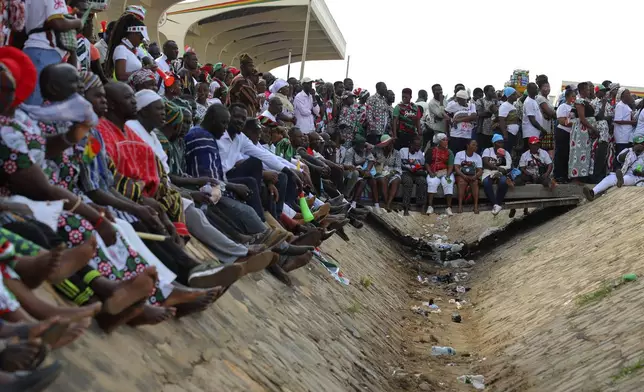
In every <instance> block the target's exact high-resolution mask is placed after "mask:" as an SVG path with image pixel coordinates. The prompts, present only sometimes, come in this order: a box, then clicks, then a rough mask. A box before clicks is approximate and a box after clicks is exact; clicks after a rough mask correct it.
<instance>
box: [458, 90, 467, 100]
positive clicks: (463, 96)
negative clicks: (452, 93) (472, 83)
mask: <svg viewBox="0 0 644 392" xmlns="http://www.w3.org/2000/svg"><path fill="white" fill-rule="evenodd" d="M456 98H461V99H470V95H469V94H468V93H467V91H465V90H460V91H459V92H457V93H456Z"/></svg>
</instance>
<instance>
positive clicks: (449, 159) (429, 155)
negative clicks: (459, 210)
mask: <svg viewBox="0 0 644 392" xmlns="http://www.w3.org/2000/svg"><path fill="white" fill-rule="evenodd" d="M448 143H449V140H448V138H447V135H446V134H444V133H436V134H435V135H434V144H436V146H435V147H431V148H430V149H428V150H427V152H426V153H425V170H427V197H428V199H429V201H428V203H427V215H429V214H432V213H433V212H434V207H433V204H434V195H435V194H436V193H437V192H438V187H439V186H441V187H442V188H443V194H444V195H445V201H446V202H447V208H446V209H445V213H446V214H447V215H448V216H452V215H453V214H452V195H453V194H454V182H455V178H454V153H453V152H452V151H451V150H450V149H449V148H447V146H448Z"/></svg>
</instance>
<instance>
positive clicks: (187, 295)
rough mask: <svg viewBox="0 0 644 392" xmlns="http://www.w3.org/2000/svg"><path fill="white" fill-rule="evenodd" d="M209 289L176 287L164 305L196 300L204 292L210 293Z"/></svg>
mask: <svg viewBox="0 0 644 392" xmlns="http://www.w3.org/2000/svg"><path fill="white" fill-rule="evenodd" d="M208 292H209V291H208V290H200V289H184V288H181V287H175V288H174V289H173V290H172V293H171V294H170V296H168V298H166V300H165V301H164V302H163V304H162V305H163V306H166V307H168V306H176V305H179V304H186V303H190V302H193V301H196V300H197V299H199V298H200V297H201V296H203V295H204V294H206V293H208Z"/></svg>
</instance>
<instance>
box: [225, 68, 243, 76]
mask: <svg viewBox="0 0 644 392" xmlns="http://www.w3.org/2000/svg"><path fill="white" fill-rule="evenodd" d="M228 70H229V71H230V73H232V74H233V76H237V75H239V73H240V72H241V71H240V70H238V69H237V68H235V67H228Z"/></svg>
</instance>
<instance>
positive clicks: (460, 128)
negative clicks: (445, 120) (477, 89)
mask: <svg viewBox="0 0 644 392" xmlns="http://www.w3.org/2000/svg"><path fill="white" fill-rule="evenodd" d="M445 111H446V112H448V113H451V114H453V116H454V118H456V116H469V115H472V114H474V113H476V106H475V105H474V104H473V103H470V104H468V106H461V105H459V103H458V102H457V101H456V100H453V101H451V102H450V103H448V104H447V106H446V107H445ZM474 125H475V122H460V123H458V124H456V127H452V129H451V132H450V135H449V136H450V137H458V138H461V139H471V138H472V130H473V129H474Z"/></svg>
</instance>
